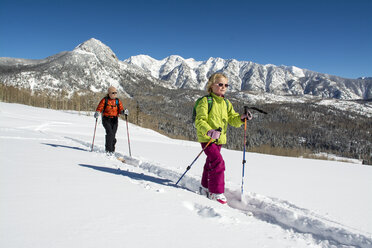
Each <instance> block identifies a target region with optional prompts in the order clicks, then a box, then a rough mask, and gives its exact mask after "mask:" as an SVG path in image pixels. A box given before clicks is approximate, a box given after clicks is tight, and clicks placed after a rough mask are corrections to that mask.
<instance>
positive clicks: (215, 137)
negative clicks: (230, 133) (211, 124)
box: [207, 129, 221, 139]
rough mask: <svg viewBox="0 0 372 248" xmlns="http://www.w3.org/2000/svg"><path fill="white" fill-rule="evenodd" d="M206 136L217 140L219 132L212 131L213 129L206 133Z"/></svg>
mask: <svg viewBox="0 0 372 248" xmlns="http://www.w3.org/2000/svg"><path fill="white" fill-rule="evenodd" d="M207 135H208V136H209V137H211V138H212V139H218V138H219V137H220V135H221V132H220V131H217V130H214V129H211V130H209V131H208V132H207Z"/></svg>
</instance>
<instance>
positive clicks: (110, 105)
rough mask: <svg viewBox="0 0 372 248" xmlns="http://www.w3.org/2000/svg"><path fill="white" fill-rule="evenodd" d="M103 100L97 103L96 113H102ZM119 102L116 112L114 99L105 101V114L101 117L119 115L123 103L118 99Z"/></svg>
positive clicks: (122, 108)
mask: <svg viewBox="0 0 372 248" xmlns="http://www.w3.org/2000/svg"><path fill="white" fill-rule="evenodd" d="M105 98H106V97H104V98H102V100H101V101H100V102H99V104H98V106H97V109H96V111H98V112H102V111H103V107H104V106H105ZM118 101H119V111H118V106H116V99H111V98H110V97H109V98H108V100H107V106H106V109H105V112H104V113H103V116H107V117H115V116H118V115H119V114H120V112H121V111H123V110H124V107H123V103H122V102H121V101H120V99H118Z"/></svg>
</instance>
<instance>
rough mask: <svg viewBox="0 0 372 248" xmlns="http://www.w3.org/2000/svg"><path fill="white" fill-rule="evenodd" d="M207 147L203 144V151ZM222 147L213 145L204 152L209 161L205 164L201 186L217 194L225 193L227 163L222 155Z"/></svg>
mask: <svg viewBox="0 0 372 248" xmlns="http://www.w3.org/2000/svg"><path fill="white" fill-rule="evenodd" d="M206 145H207V143H201V146H202V148H203V149H204V147H205V146H206ZM221 147H222V146H221V145H216V144H215V143H211V144H210V145H209V146H208V147H207V148H206V149H205V150H204V153H205V154H206V155H207V159H206V161H205V164H204V171H203V175H202V181H201V185H202V186H203V187H205V188H208V189H209V192H211V193H215V194H221V193H224V192H225V161H224V160H223V158H222V156H221V153H220V151H221Z"/></svg>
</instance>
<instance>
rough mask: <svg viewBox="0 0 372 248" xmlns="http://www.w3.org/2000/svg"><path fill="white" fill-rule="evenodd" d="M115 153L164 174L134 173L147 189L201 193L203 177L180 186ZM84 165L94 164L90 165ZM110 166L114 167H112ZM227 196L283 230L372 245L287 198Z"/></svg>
mask: <svg viewBox="0 0 372 248" xmlns="http://www.w3.org/2000/svg"><path fill="white" fill-rule="evenodd" d="M64 138H65V139H68V140H70V141H73V142H76V143H79V144H80V145H83V146H85V147H86V148H89V149H88V150H90V147H91V143H90V142H86V141H82V140H78V139H75V138H71V137H64ZM93 152H96V153H102V154H104V153H105V150H104V148H102V147H98V146H95V147H94V149H93ZM115 156H116V157H124V159H125V163H124V164H126V165H129V166H132V167H133V168H139V169H142V171H147V172H149V173H151V174H153V175H156V176H158V177H160V178H155V177H153V176H150V175H145V174H144V173H141V174H140V175H141V177H139V178H134V177H133V176H132V177H130V180H131V181H132V182H133V183H142V184H143V186H144V187H145V188H146V189H149V190H155V191H156V192H157V193H164V187H170V186H172V187H179V188H183V189H186V190H188V191H191V192H194V193H197V192H198V189H199V185H200V182H199V179H196V178H193V177H190V176H188V175H185V176H184V177H183V178H182V180H181V181H180V183H179V186H176V185H175V184H174V183H173V182H176V181H177V180H178V179H179V178H180V176H181V175H182V172H181V173H179V172H175V171H173V170H170V169H166V168H164V167H162V166H161V165H159V164H156V163H154V162H149V161H145V160H144V159H139V158H133V157H129V156H124V155H123V154H121V153H119V152H115ZM115 160H116V159H115ZM124 164H123V165H124ZM82 166H86V167H90V166H87V165H82ZM107 169H108V170H110V168H107ZM111 170H112V169H111ZM116 170H117V171H118V173H120V171H121V168H120V167H118V168H116ZM126 173H130V171H129V169H127V171H122V174H123V175H124V176H125V175H127V174H126ZM137 173H138V172H137ZM133 178H134V179H133ZM137 179H138V180H137ZM141 181H142V182H141ZM150 182H153V183H158V184H160V185H163V186H164V187H161V188H160V189H159V188H158V189H154V188H153V187H152V186H151V183H150ZM225 195H226V197H227V199H228V206H229V207H231V208H233V209H236V210H239V211H241V212H242V213H245V214H247V215H252V214H253V216H254V217H255V218H257V219H259V220H261V221H265V222H268V223H271V224H274V225H278V226H280V227H281V228H283V229H287V230H292V231H294V232H296V233H299V234H311V235H312V236H313V238H314V239H316V240H318V241H319V242H321V243H323V241H326V242H325V243H328V244H329V245H328V246H327V247H335V246H336V247H360V248H371V247H372V234H370V233H363V234H361V233H362V232H361V231H360V230H357V229H353V228H351V227H347V226H345V225H343V224H341V223H338V222H336V221H332V220H330V219H327V218H325V217H323V216H320V215H318V214H316V213H313V212H311V211H309V210H307V209H303V208H299V207H297V206H295V205H293V204H291V203H289V202H287V201H283V200H280V199H276V198H270V197H267V196H263V195H259V194H255V193H251V192H248V193H246V194H245V195H244V197H243V199H241V194H240V190H235V191H234V190H230V189H226V190H225ZM183 204H184V206H185V208H187V209H189V210H191V211H195V212H196V213H197V214H198V215H199V216H201V217H204V218H222V217H223V216H224V213H222V212H221V210H220V209H216V208H213V207H210V206H203V205H200V204H193V203H190V202H184V203H183Z"/></svg>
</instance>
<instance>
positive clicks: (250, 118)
mask: <svg viewBox="0 0 372 248" xmlns="http://www.w3.org/2000/svg"><path fill="white" fill-rule="evenodd" d="M252 118H253V116H252V114H251V112H249V111H247V113H246V114H242V115H241V116H240V119H241V120H242V121H244V120H245V119H247V120H249V121H250V120H252Z"/></svg>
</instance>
